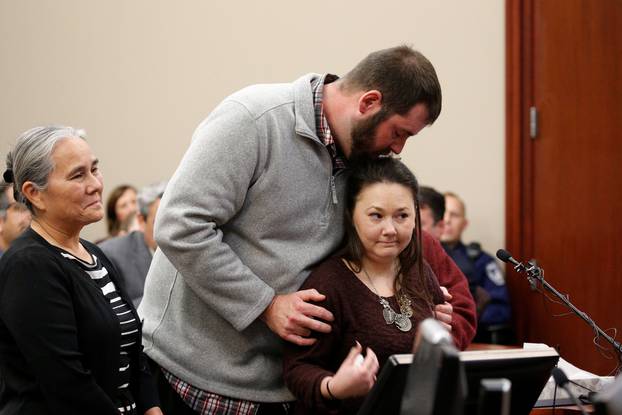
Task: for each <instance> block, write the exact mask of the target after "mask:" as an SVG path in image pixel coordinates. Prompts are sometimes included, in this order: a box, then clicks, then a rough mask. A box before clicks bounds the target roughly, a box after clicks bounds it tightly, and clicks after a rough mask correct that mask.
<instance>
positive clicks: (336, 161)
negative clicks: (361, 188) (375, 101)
mask: <svg viewBox="0 0 622 415" xmlns="http://www.w3.org/2000/svg"><path fill="white" fill-rule="evenodd" d="M337 79H339V77H338V76H337V75H332V74H324V75H323V76H322V77H320V78H318V79H316V80H315V81H313V83H312V84H311V88H312V89H313V106H314V108H315V125H316V130H317V131H316V133H317V135H318V137H319V139H320V140H321V141H322V143H324V145H325V146H326V148H327V149H328V152H329V154H330V158H331V160H332V162H333V174H334V173H336V172H337V171H338V170H340V169H343V168H345V167H346V158H345V156H344V154H343V152H342V151H341V148H339V146H338V145H337V143H336V142H335V138H334V137H333V134H332V133H331V131H330V125H328V120H327V119H326V115H324V105H323V103H322V99H323V89H324V85H326V84H329V83H331V82H334V81H336V80H337Z"/></svg>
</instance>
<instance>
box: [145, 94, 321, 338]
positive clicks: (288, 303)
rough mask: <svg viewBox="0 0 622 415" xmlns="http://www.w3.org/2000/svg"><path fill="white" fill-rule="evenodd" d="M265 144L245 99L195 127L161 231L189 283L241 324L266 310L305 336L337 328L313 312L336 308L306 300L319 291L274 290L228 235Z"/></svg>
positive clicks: (161, 214) (269, 317) (283, 327)
mask: <svg viewBox="0 0 622 415" xmlns="http://www.w3.org/2000/svg"><path fill="white" fill-rule="evenodd" d="M264 138H265V137H264ZM266 145H267V144H266V143H265V140H264V139H263V138H262V137H260V134H259V133H258V131H257V127H256V124H255V120H254V119H253V118H252V117H251V115H250V114H249V113H248V111H247V109H246V108H245V107H244V106H242V105H241V104H239V103H237V102H231V101H230V102H225V103H223V104H221V105H220V106H219V107H218V108H217V109H216V110H215V111H214V112H213V113H212V114H211V115H210V117H209V118H208V119H207V120H206V121H205V122H203V124H201V125H200V126H199V128H198V129H197V131H196V132H195V134H194V136H193V140H192V143H191V145H190V147H189V149H188V151H187V152H186V154H185V155H184V157H183V159H182V161H181V163H180V165H179V167H178V169H177V171H176V172H175V174H174V175H173V177H172V178H171V180H170V182H169V184H168V186H167V189H166V192H165V193H164V196H163V198H162V201H161V204H160V208H159V209H158V213H157V217H156V224H155V237H156V240H157V242H158V246H159V248H160V249H161V250H162V252H163V253H164V255H166V257H167V258H168V259H169V261H171V263H172V264H173V265H174V266H175V268H176V269H177V271H179V272H180V273H181V275H182V276H183V278H184V281H185V283H186V284H188V286H189V287H190V288H191V289H192V290H193V291H194V292H195V294H196V295H197V296H198V297H200V298H201V299H202V300H203V302H205V303H206V304H208V305H209V307H210V308H211V309H213V310H214V311H216V312H217V313H218V314H219V315H220V316H221V317H222V318H224V319H225V320H227V321H228V322H229V323H231V325H232V326H233V327H235V328H236V329H237V330H243V329H245V328H246V327H247V326H248V325H249V324H251V323H252V322H253V321H255V320H256V319H257V318H258V317H259V316H260V315H262V313H264V311H265V314H264V318H265V321H266V323H267V324H268V326H269V327H270V328H271V329H272V330H273V331H275V332H276V333H277V334H279V335H280V336H281V337H283V338H286V339H287V340H290V341H300V340H301V339H300V338H299V337H296V336H302V335H305V334H308V332H309V330H320V331H327V330H330V327H329V326H328V325H325V324H324V323H321V322H318V321H317V320H314V319H313V317H317V318H321V319H327V320H328V319H330V318H331V316H330V315H328V314H326V312H325V310H323V309H321V308H318V307H310V306H309V307H307V306H305V304H306V302H307V301H311V300H314V298H315V297H314V296H310V297H309V296H307V295H306V294H302V295H293V294H288V295H283V296H276V297H275V291H274V290H273V289H272V288H271V287H270V286H269V285H268V284H266V283H265V282H264V281H263V280H262V278H260V276H258V275H256V274H255V273H254V272H253V270H251V269H250V268H249V267H248V266H246V264H244V262H243V261H242V260H241V259H240V257H239V256H238V255H237V254H236V252H235V251H234V250H233V249H232V248H231V246H229V245H228V244H227V243H226V242H224V241H223V238H224V234H223V227H224V226H226V224H227V223H228V222H229V221H230V220H231V219H232V218H233V217H234V216H236V215H237V214H239V212H240V211H241V209H243V206H244V202H245V199H246V196H247V191H248V189H249V188H250V187H251V186H252V185H253V183H255V182H256V181H257V180H260V179H261V173H262V171H263V170H264V169H265V168H266V166H265V163H266V158H267V155H266V153H267V150H266ZM247 208H252V206H251V207H247ZM275 214H277V213H275ZM257 243H258V244H260V243H261V241H257ZM292 278H293V276H292ZM292 335H293V336H294V337H292Z"/></svg>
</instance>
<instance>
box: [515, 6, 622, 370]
mask: <svg viewBox="0 0 622 415" xmlns="http://www.w3.org/2000/svg"><path fill="white" fill-rule="evenodd" d="M507 23H508V26H507V28H508V30H507V35H508V36H507V63H508V66H507V75H508V77H507V94H508V95H507V149H506V151H507V182H506V183H507V194H506V201H507V208H506V209H507V211H506V214H507V216H506V221H507V229H506V231H507V246H508V248H509V250H510V251H511V252H512V253H513V254H514V256H515V257H516V258H517V259H524V260H528V259H531V258H535V259H537V261H538V263H539V264H540V265H541V266H542V267H543V268H544V270H545V278H546V280H547V281H549V282H550V283H551V284H552V285H553V286H555V287H556V288H557V289H558V290H559V291H561V292H564V293H567V294H568V295H569V298H570V300H571V301H572V302H573V303H574V304H575V305H576V306H577V307H578V308H579V309H581V310H582V311H584V312H586V313H587V314H588V315H590V317H591V318H592V319H593V320H594V321H595V322H596V323H597V324H598V325H599V326H600V327H601V328H602V329H603V330H604V329H608V328H617V329H619V330H622V300H621V298H622V0H508V1H507ZM531 107H533V108H535V110H536V111H537V134H536V136H535V138H532V137H531V135H532V134H531V133H532V131H530V128H529V127H530V122H531V121H532V120H531V117H530V108H531ZM508 284H509V287H510V290H511V297H512V301H513V306H514V310H515V313H514V314H515V325H516V330H517V333H518V336H519V339H520V340H522V341H531V342H544V343H547V344H549V345H551V346H557V347H559V350H560V354H561V356H562V357H563V358H565V359H566V360H568V361H570V362H571V363H573V364H575V365H576V366H579V367H581V368H583V369H586V370H589V371H592V372H595V373H598V374H600V375H605V374H609V372H610V371H611V370H613V369H614V368H615V367H616V366H617V358H615V354H614V353H609V354H610V355H612V356H613V357H614V359H607V358H606V357H604V356H602V355H601V353H600V352H599V351H598V350H597V346H595V345H594V342H593V339H594V337H595V336H594V332H593V330H592V328H590V327H589V326H588V325H587V324H585V322H583V321H582V320H580V319H579V318H577V317H574V316H563V315H560V314H562V313H564V312H565V308H563V307H561V306H560V305H558V304H555V303H553V302H551V301H548V300H546V299H545V297H544V296H543V295H542V294H540V293H538V292H534V291H532V290H530V288H529V285H528V284H527V282H526V281H525V280H524V277H523V276H519V275H516V274H515V273H513V272H509V273H508ZM609 333H610V334H611V335H614V334H615V332H614V331H610V332H609ZM617 340H618V341H620V340H622V333H621V334H620V335H619V336H618V337H617ZM599 343H600V344H601V345H603V346H604V347H606V348H607V349H609V350H611V348H610V347H609V345H608V343H607V342H606V341H604V340H603V339H601V341H600V342H599Z"/></svg>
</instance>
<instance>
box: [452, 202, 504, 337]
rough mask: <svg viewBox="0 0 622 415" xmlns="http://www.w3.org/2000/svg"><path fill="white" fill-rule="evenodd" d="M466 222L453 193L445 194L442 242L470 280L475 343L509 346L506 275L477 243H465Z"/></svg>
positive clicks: (460, 206) (463, 208) (467, 222)
mask: <svg viewBox="0 0 622 415" xmlns="http://www.w3.org/2000/svg"><path fill="white" fill-rule="evenodd" d="M468 224H469V221H468V220H467V217H466V206H465V204H464V202H463V201H462V199H461V198H460V197H459V196H458V195H457V194H455V193H452V192H447V193H445V229H444V231H443V235H442V237H441V240H442V242H443V245H444V246H445V250H446V251H447V253H448V254H449V256H451V258H452V259H453V260H454V261H455V262H456V264H457V265H458V266H459V267H460V269H461V270H462V272H463V273H464V275H466V277H467V279H468V280H469V285H470V286H471V290H472V291H471V293H472V295H473V298H474V299H475V303H476V305H477V316H478V327H477V333H476V335H475V339H474V340H473V341H475V342H478V343H499V344H511V343H513V341H514V336H513V330H512V328H511V326H510V323H511V307H510V298H509V293H508V289H507V286H506V285H505V276H504V275H503V271H501V268H500V267H499V264H497V261H496V260H495V259H494V258H493V257H492V256H491V255H489V254H488V253H487V252H485V251H484V250H482V247H481V245H480V244H479V243H477V242H471V243H469V244H465V243H464V242H463V241H462V234H463V233H464V231H465V230H466V228H467V226H468Z"/></svg>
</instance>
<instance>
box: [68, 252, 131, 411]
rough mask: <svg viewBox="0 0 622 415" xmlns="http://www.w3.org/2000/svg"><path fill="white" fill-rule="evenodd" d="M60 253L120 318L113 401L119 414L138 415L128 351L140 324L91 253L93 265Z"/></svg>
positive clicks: (103, 268) (106, 271) (104, 268)
mask: <svg viewBox="0 0 622 415" xmlns="http://www.w3.org/2000/svg"><path fill="white" fill-rule="evenodd" d="M59 250H60V253H61V255H62V256H63V257H64V258H66V259H67V260H70V261H72V262H73V263H74V264H77V265H78V266H79V267H80V268H81V269H82V270H83V271H84V272H85V273H86V274H87V275H88V276H89V277H90V278H91V279H92V280H93V281H94V282H95V283H96V284H97V286H98V287H99V288H100V290H101V291H102V294H103V295H104V297H106V299H107V300H108V302H109V303H110V307H111V308H112V310H113V311H114V313H115V314H116V316H117V318H118V319H119V325H120V326H121V345H120V356H119V385H118V386H117V394H116V396H114V397H112V398H113V400H114V402H115V404H116V405H117V407H118V409H119V412H120V413H122V414H129V415H137V411H136V403H135V402H134V398H133V397H132V394H131V393H130V390H129V386H130V374H131V370H130V355H129V350H130V349H131V348H132V346H134V345H135V344H136V343H137V342H140V337H139V322H138V321H137V320H136V318H135V317H134V313H132V309H131V307H130V306H129V304H128V303H127V302H126V301H125V300H123V298H121V297H120V296H119V293H118V292H117V289H116V287H115V285H114V283H113V282H112V280H111V279H110V276H109V275H108V270H107V269H106V267H104V266H103V265H102V263H101V262H100V261H99V259H98V258H97V257H96V256H95V255H94V254H92V253H90V252H89V254H90V255H91V258H92V263H88V262H85V261H83V260H81V259H80V258H78V257H76V256H74V255H72V254H70V253H69V252H67V251H64V250H62V249H59Z"/></svg>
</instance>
